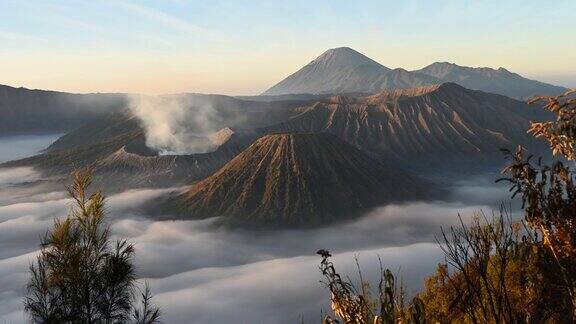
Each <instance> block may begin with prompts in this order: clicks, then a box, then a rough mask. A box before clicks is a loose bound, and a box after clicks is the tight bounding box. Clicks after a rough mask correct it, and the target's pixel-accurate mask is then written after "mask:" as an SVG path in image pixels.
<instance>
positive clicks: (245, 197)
mask: <svg viewBox="0 0 576 324" xmlns="http://www.w3.org/2000/svg"><path fill="white" fill-rule="evenodd" d="M428 190H429V188H428V187H427V185H426V184H425V183H424V182H421V181H420V180H418V179H415V178H413V177H411V176H409V175H407V174H405V173H403V172H401V171H400V170H397V169H394V168H391V167H389V166H387V165H385V164H383V163H382V162H379V161H377V160H375V159H373V158H371V157H369V156H368V155H366V154H365V153H363V152H361V151H360V150H358V149H356V148H355V147H353V146H352V145H350V144H348V143H346V142H344V141H343V140H340V139H338V138H337V137H336V136H334V135H330V134H273V135H266V136H263V137H261V138H259V139H257V140H256V141H255V142H254V143H253V144H252V145H250V146H249V147H248V148H247V149H246V150H244V151H243V152H242V153H241V154H239V155H238V156H236V157H235V158H234V159H233V160H232V161H230V162H229V163H228V164H226V165H225V166H224V167H222V168H221V169H220V170H219V171H217V172H216V173H215V174H213V175H212V176H210V177H208V178H207V179H205V180H203V181H201V182H199V183H197V184H196V185H194V186H193V187H192V188H191V189H189V191H187V192H186V193H184V194H182V195H180V196H178V197H175V198H172V199H171V200H170V201H169V204H170V205H172V207H176V209H175V210H176V211H177V213H179V214H180V215H185V216H184V217H194V218H204V217H214V216H223V219H225V222H226V223H231V224H247V225H250V226H279V227H286V226H288V227H299V226H310V225H323V224H327V223H329V222H333V221H336V220H341V219H345V218H350V217H354V216H357V215H359V213H361V212H364V211H366V210H367V209H369V208H371V207H376V206H378V205H382V204H385V203H388V202H393V201H402V200H408V199H412V200H415V199H419V198H423V197H424V196H426V192H428Z"/></svg>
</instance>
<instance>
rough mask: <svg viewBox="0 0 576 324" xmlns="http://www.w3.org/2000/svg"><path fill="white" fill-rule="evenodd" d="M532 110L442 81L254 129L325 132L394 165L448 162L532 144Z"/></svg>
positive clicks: (337, 100) (535, 114)
mask: <svg viewBox="0 0 576 324" xmlns="http://www.w3.org/2000/svg"><path fill="white" fill-rule="evenodd" d="M543 118H546V117H545V115H543V114H542V113H541V112H540V110H538V108H537V107H531V106H529V105H527V104H525V103H523V102H520V101H516V100H513V99H510V98H507V97H504V96H500V95H495V94H489V93H485V92H481V91H474V90H468V89H466V88H463V87H461V86H459V85H457V84H453V83H446V84H442V85H434V86H427V87H419V88H412V89H404V90H395V91H387V92H382V93H380V94H377V95H372V96H366V97H345V96H336V97H333V98H331V99H330V100H326V101H321V102H317V103H315V104H312V105H310V106H307V107H302V108H301V109H300V114H299V115H297V116H295V117H293V118H292V119H290V120H288V121H286V122H284V123H280V124H277V125H273V126H270V127H267V128H264V129H262V130H261V132H262V133H263V134H266V133H273V132H328V133H331V134H334V135H336V136H338V137H339V138H341V139H343V140H345V141H347V142H349V143H351V144H353V145H355V146H356V147H359V148H361V149H363V150H364V151H365V152H371V153H372V154H374V155H377V156H381V157H385V158H387V159H391V158H394V159H396V160H397V161H400V162H403V163H404V162H408V163H413V162H418V161H425V163H427V162H428V161H427V160H426V159H437V160H439V161H448V160H450V158H465V157H467V158H478V159H490V158H496V159H500V158H501V155H500V154H498V149H499V148H502V147H513V146H515V145H517V144H523V145H526V146H527V147H535V146H537V144H536V141H535V140H534V139H533V138H532V137H531V136H529V135H528V134H526V130H527V128H528V125H529V120H531V119H543Z"/></svg>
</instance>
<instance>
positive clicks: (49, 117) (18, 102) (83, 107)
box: [0, 85, 126, 136]
mask: <svg viewBox="0 0 576 324" xmlns="http://www.w3.org/2000/svg"><path fill="white" fill-rule="evenodd" d="M125 105H126V98H125V96H124V95H122V94H72V93H65V92H56V91H44V90H30V89H25V88H13V87H9V86H4V85H0V116H2V117H1V118H0V136H6V135H15V134H42V133H62V132H66V131H70V130H73V129H75V128H78V127H80V126H82V125H84V124H86V123H89V122H91V121H93V120H96V119H98V118H100V117H103V116H106V115H108V114H110V113H113V112H119V111H121V110H122V109H123V108H124V107H125Z"/></svg>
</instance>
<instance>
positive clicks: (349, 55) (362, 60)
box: [308, 47, 389, 70]
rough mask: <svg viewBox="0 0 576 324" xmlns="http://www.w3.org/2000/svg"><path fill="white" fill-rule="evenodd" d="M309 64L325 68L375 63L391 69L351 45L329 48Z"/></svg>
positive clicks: (381, 67) (380, 67)
mask: <svg viewBox="0 0 576 324" xmlns="http://www.w3.org/2000/svg"><path fill="white" fill-rule="evenodd" d="M308 65H313V66H317V67H324V68H332V67H346V66H360V65H373V66H374V67H377V68H379V69H383V70H389V69H388V68H387V67H385V66H383V65H381V64H380V63H378V62H376V61H374V60H372V59H371V58H369V57H367V56H365V55H364V54H361V53H359V52H357V51H355V50H353V49H351V48H349V47H338V48H332V49H329V50H327V51H326V52H324V53H322V55H320V56H318V57H317V58H316V59H314V60H313V61H312V62H310V63H309V64H308Z"/></svg>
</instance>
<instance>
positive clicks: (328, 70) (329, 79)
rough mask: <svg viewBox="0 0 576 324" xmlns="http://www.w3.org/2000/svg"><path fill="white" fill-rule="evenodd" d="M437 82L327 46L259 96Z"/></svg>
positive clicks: (361, 90)
mask: <svg viewBox="0 0 576 324" xmlns="http://www.w3.org/2000/svg"><path fill="white" fill-rule="evenodd" d="M438 82H439V81H438V80H436V79H435V78H433V77H430V76H427V75H420V74H416V73H411V72H408V71H406V70H401V69H396V70H390V69H389V68H387V67H385V66H383V65H381V64H380V63H378V62H376V61H374V60H372V59H370V58H368V57H366V56H364V55H362V54H360V53H358V52H356V51H355V50H353V49H351V48H348V47H340V48H333V49H329V50H327V51H326V52H324V53H323V54H322V55H320V56H319V57H317V58H316V59H314V60H313V61H312V62H310V63H308V64H307V65H306V66H304V67H303V68H301V69H300V70H298V71H297V72H296V73H294V74H292V75H290V76H288V77H287V78H286V79H284V80H282V81H280V82H279V83H278V84H276V85H275V86H273V87H272V88H270V89H268V90H266V91H265V92H264V93H262V95H265V96H272V95H288V94H302V93H311V94H323V93H332V94H335V93H372V92H377V91H381V90H384V89H396V88H403V87H413V86H419V85H424V84H433V83H438Z"/></svg>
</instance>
